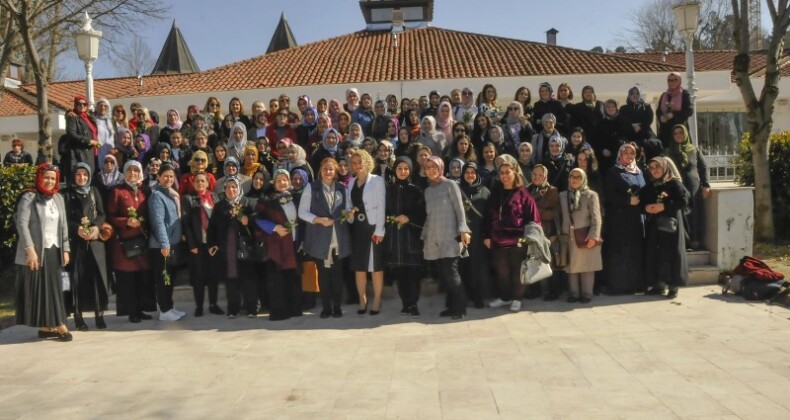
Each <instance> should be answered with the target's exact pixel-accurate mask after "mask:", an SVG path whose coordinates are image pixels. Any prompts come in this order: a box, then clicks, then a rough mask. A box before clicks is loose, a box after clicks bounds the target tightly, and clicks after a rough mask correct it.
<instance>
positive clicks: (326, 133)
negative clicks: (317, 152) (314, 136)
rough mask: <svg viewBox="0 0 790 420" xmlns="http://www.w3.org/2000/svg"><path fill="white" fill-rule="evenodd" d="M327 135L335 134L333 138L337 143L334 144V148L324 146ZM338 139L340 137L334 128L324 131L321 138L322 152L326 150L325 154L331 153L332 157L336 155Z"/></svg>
mask: <svg viewBox="0 0 790 420" xmlns="http://www.w3.org/2000/svg"><path fill="white" fill-rule="evenodd" d="M329 133H335V138H336V140H337V141H336V142H335V145H334V146H327V145H326V138H327V136H329ZM340 137H341V136H340V132H339V131H337V130H335V129H334V128H329V129H327V130H326V131H324V135H323V136H321V146H322V147H323V148H324V150H326V151H327V152H329V153H331V154H332V156H334V155H335V154H337V144H338V142H339V141H340Z"/></svg>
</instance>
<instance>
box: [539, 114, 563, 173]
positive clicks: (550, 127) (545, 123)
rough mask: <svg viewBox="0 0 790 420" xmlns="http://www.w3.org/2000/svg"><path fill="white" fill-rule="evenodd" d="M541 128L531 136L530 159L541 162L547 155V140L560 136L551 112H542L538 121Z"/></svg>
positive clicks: (555, 119) (555, 118)
mask: <svg viewBox="0 0 790 420" xmlns="http://www.w3.org/2000/svg"><path fill="white" fill-rule="evenodd" d="M540 127H541V130H540V131H539V132H538V133H537V134H535V135H534V136H532V142H531V143H532V161H533V162H535V163H541V162H543V161H544V160H545V159H546V157H548V155H549V142H550V141H551V139H553V138H555V137H562V135H561V134H560V132H559V131H557V117H555V116H554V114H552V113H548V114H544V115H543V117H542V118H541V123H540Z"/></svg>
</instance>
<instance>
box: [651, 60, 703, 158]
mask: <svg viewBox="0 0 790 420" xmlns="http://www.w3.org/2000/svg"><path fill="white" fill-rule="evenodd" d="M681 82H682V81H681V79H680V73H678V72H672V73H670V74H669V76H667V90H666V92H664V93H662V94H661V97H660V98H659V100H658V108H656V118H658V138H659V139H661V143H663V145H664V148H665V149H666V148H668V147H669V146H671V145H672V130H673V129H674V127H675V126H676V125H678V124H683V125H688V119H689V117H691V115H692V114H694V107H693V106H692V105H691V95H689V92H688V91H687V90H686V89H683V84H682V83H681Z"/></svg>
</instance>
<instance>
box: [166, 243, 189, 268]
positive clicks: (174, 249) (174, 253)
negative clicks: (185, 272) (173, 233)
mask: <svg viewBox="0 0 790 420" xmlns="http://www.w3.org/2000/svg"><path fill="white" fill-rule="evenodd" d="M188 252H189V251H187V246H186V244H185V243H183V242H179V243H177V244H175V245H173V246H171V247H170V255H168V256H167V268H180V267H182V266H184V265H186V263H187V253H188Z"/></svg>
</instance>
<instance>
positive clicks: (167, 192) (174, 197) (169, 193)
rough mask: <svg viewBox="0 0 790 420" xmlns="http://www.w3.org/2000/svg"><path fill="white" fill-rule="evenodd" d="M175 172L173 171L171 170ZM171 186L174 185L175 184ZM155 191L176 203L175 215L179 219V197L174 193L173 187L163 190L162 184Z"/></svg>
mask: <svg viewBox="0 0 790 420" xmlns="http://www.w3.org/2000/svg"><path fill="white" fill-rule="evenodd" d="M173 171H174V172H175V169H173ZM173 185H176V184H175V183H174V184H173ZM157 189H158V190H159V191H161V192H162V193H163V194H165V195H167V196H168V197H170V198H171V199H172V200H173V201H174V202H175V203H176V215H177V217H180V215H181V197H180V196H179V195H178V191H176V190H175V189H174V188H173V187H167V188H165V187H164V186H162V184H159V185H158V186H157Z"/></svg>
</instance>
